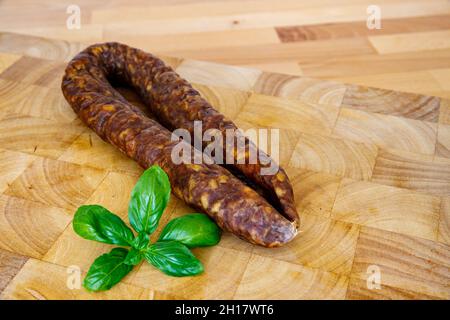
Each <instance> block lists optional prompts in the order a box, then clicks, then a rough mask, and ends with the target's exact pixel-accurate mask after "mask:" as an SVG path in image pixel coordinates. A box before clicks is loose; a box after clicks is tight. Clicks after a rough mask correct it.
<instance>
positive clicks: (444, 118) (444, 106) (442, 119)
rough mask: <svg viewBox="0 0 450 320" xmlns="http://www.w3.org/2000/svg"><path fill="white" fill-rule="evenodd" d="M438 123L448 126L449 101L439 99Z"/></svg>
mask: <svg viewBox="0 0 450 320" xmlns="http://www.w3.org/2000/svg"><path fill="white" fill-rule="evenodd" d="M439 123H442V124H448V125H450V100H449V99H441V105H440V109H439Z"/></svg>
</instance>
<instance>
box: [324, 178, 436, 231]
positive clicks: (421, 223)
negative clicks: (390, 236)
mask: <svg viewBox="0 0 450 320" xmlns="http://www.w3.org/2000/svg"><path fill="white" fill-rule="evenodd" d="M440 204H441V200H440V198H439V197H437V196H431V195H426V194H421V193H418V192H415V191H411V190H407V189H401V188H395V187H391V186H385V185H381V184H376V183H371V182H366V181H354V180H351V179H343V180H342V182H341V185H340V187H339V191H338V193H337V196H336V201H335V202H334V206H333V211H332V217H333V218H335V219H338V220H341V221H346V222H350V223H357V224H360V225H364V226H370V227H374V228H380V229H383V230H387V231H393V232H398V233H402V234H406V235H411V236H416V237H421V238H425V239H429V240H436V235H437V229H438V222H439V207H440Z"/></svg>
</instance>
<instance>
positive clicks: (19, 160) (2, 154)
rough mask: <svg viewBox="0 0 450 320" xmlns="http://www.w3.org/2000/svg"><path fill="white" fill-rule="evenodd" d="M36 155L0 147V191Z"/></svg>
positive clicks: (5, 187) (3, 189) (4, 188)
mask: <svg viewBox="0 0 450 320" xmlns="http://www.w3.org/2000/svg"><path fill="white" fill-rule="evenodd" d="M34 159H36V157H34V156H32V155H29V154H26V153H21V152H15V151H9V150H2V149H0V193H2V192H3V191H5V190H6V189H7V188H8V186H9V184H10V183H12V182H13V181H14V179H16V178H17V177H18V176H19V175H20V174H21V173H22V172H23V171H24V170H25V169H26V168H27V167H28V166H29V165H30V163H31V162H33V160H34Z"/></svg>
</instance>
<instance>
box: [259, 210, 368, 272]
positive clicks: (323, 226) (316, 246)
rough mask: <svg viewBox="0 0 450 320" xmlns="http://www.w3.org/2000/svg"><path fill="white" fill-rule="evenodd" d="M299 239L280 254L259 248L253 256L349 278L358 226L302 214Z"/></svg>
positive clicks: (285, 247)
mask: <svg viewBox="0 0 450 320" xmlns="http://www.w3.org/2000/svg"><path fill="white" fill-rule="evenodd" d="M301 219H302V226H301V227H300V232H299V235H298V236H297V237H296V238H295V239H294V240H293V241H292V242H290V243H288V244H287V245H285V246H283V247H281V248H278V249H277V250H270V251H268V250H264V248H257V247H255V249H254V250H253V253H254V254H257V255H259V256H264V257H267V258H271V259H276V260H282V261H286V262H290V263H294V264H298V265H302V266H306V267H310V268H315V269H320V270H324V271H330V272H334V273H336V274H341V275H346V274H349V273H350V271H351V268H352V262H353V256H354V254H355V248H356V242H357V239H358V235H359V226H357V225H355V224H350V223H344V222H339V221H335V220H332V219H328V218H322V217H319V216H316V215H310V214H305V213H303V215H302V217H301Z"/></svg>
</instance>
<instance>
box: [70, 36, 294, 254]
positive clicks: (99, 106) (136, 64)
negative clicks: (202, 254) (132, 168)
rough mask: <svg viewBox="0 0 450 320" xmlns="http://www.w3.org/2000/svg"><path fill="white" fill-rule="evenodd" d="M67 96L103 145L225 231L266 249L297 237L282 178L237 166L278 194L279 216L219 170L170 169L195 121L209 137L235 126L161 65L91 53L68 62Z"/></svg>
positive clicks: (123, 49)
mask: <svg viewBox="0 0 450 320" xmlns="http://www.w3.org/2000/svg"><path fill="white" fill-rule="evenodd" d="M109 79H119V80H120V81H123V82H125V83H127V84H129V85H130V86H132V87H133V88H134V89H135V91H136V92H137V93H138V94H139V96H140V97H141V98H142V100H143V101H144V102H145V103H146V105H148V106H149V108H150V109H151V110H152V113H153V114H154V115H155V117H156V118H157V119H158V121H156V120H153V119H151V118H149V117H147V116H146V115H145V114H144V113H143V112H142V111H141V110H140V109H139V108H137V107H135V106H134V105H132V104H131V103H129V102H128V101H127V100H126V99H124V98H123V97H122V96H121V95H120V94H119V93H118V92H117V91H116V90H115V89H114V88H113V87H112V86H111V84H110V82H109ZM62 91H63V94H64V96H65V98H66V100H67V101H68V102H69V104H70V105H71V107H72V108H73V110H74V111H75V112H76V113H77V114H78V116H79V117H80V118H81V119H82V121H83V122H84V123H86V124H87V125H88V126H89V127H90V128H91V129H92V130H94V131H95V132H96V133H97V134H98V135H99V136H100V137H101V138H102V139H104V140H105V141H107V142H109V143H111V144H113V145H114V146H116V147H117V148H118V149H119V150H120V151H122V152H123V153H125V154H126V155H127V156H129V157H130V158H133V159H135V160H136V161H137V162H138V163H139V164H140V165H141V166H142V167H144V168H148V167H149V166H151V165H154V164H156V165H159V166H160V167H162V168H163V169H164V171H165V172H166V173H167V174H168V176H169V180H170V182H171V185H172V190H173V193H174V194H175V195H176V196H178V197H179V198H181V199H183V200H184V201H185V202H186V203H187V204H189V205H191V206H193V207H194V208H196V209H198V210H200V211H203V212H205V213H207V214H208V215H209V216H210V217H212V218H213V219H214V220H215V221H216V222H217V223H218V225H219V226H220V227H221V228H223V229H225V230H228V231H230V232H232V233H234V234H236V235H237V236H239V237H241V238H244V239H246V240H248V241H250V242H252V243H255V244H259V245H263V246H267V247H274V246H279V245H282V244H283V243H286V242H288V241H289V240H291V239H292V238H293V237H294V236H295V235H296V233H297V225H298V216H297V213H296V211H295V206H294V202H293V195H292V188H291V186H290V183H289V180H288V178H287V176H286V174H285V173H284V171H283V170H280V171H279V172H278V173H277V174H275V175H272V176H261V175H259V174H258V173H257V171H259V169H260V167H261V164H260V163H257V164H255V165H241V166H237V168H238V170H240V171H241V172H242V173H243V174H244V175H245V176H247V177H249V178H250V179H251V180H253V181H255V182H256V183H258V184H261V185H262V186H263V187H264V188H266V189H268V190H273V192H274V194H275V195H276V196H277V197H278V199H279V201H280V204H281V206H282V208H283V209H284V212H283V214H280V212H278V211H277V210H276V209H275V208H274V207H273V206H272V205H271V204H270V203H269V202H268V201H267V200H266V199H265V198H264V197H262V196H261V195H260V194H258V193H257V192H256V191H255V190H253V189H252V188H250V187H249V186H247V185H245V184H244V183H243V182H242V181H240V180H239V179H238V178H236V177H235V176H234V175H233V174H231V173H230V172H229V171H228V170H226V169H225V168H223V167H222V166H220V165H217V164H205V163H202V164H185V163H180V164H175V163H174V162H173V161H172V159H171V155H172V150H173V148H174V147H175V145H176V144H178V143H180V142H178V141H172V139H171V135H172V133H171V130H173V129H174V128H177V127H180V128H186V129H188V130H192V126H191V123H192V122H193V120H202V121H203V123H204V124H206V125H205V126H204V129H205V130H206V129H208V128H218V129H220V130H222V129H226V128H234V127H235V126H234V124H233V123H232V122H231V121H229V120H227V119H225V118H224V117H223V116H222V115H221V114H220V113H218V112H217V111H216V110H214V109H213V108H212V107H211V106H210V105H209V104H208V103H207V102H206V101H205V100H204V99H203V98H201V96H200V95H199V93H198V92H197V91H196V90H195V89H193V88H192V86H191V85H190V84H189V83H188V82H187V81H185V80H183V79H182V78H180V77H179V76H178V75H177V74H176V73H175V72H174V71H173V70H172V69H171V68H170V67H168V66H166V65H165V64H164V63H163V62H162V61H161V60H160V59H158V58H156V57H155V56H153V55H151V54H149V53H145V52H143V51H141V50H138V49H134V48H131V47H128V46H125V45H122V44H118V43H105V44H98V45H93V46H90V47H88V48H87V49H85V50H84V51H82V52H81V53H79V54H78V55H77V56H76V57H75V58H74V59H72V61H70V62H69V64H68V66H67V68H66V71H65V75H64V77H63V81H62ZM181 143H186V142H181ZM247 143H250V142H249V141H248V142H247ZM193 152H197V153H198V152H201V151H199V150H194V151H193Z"/></svg>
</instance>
